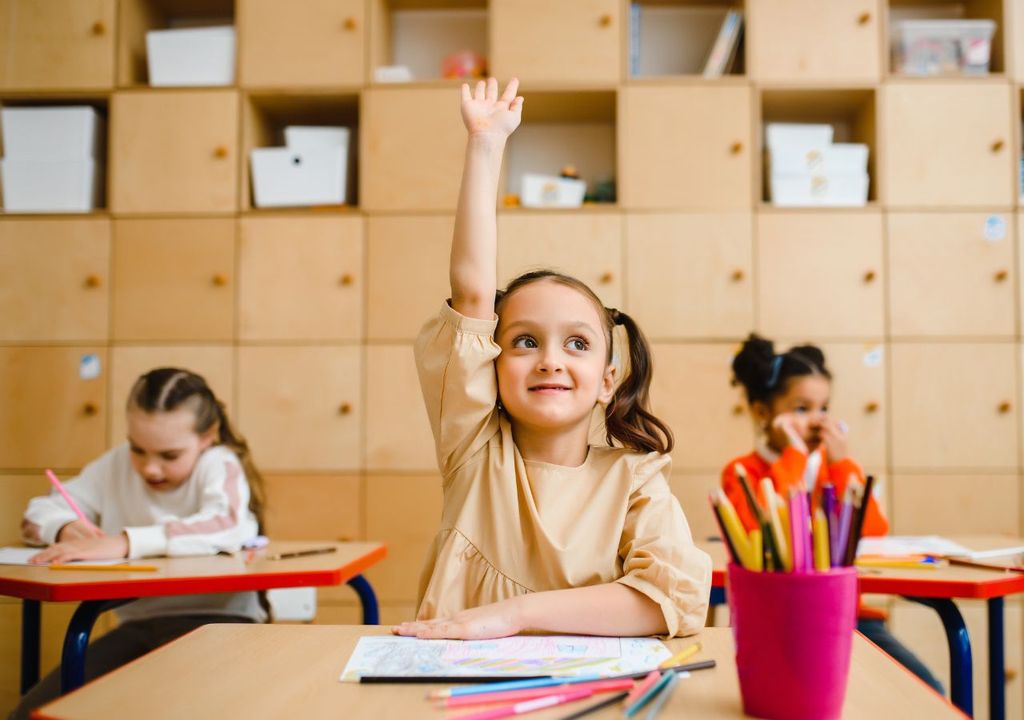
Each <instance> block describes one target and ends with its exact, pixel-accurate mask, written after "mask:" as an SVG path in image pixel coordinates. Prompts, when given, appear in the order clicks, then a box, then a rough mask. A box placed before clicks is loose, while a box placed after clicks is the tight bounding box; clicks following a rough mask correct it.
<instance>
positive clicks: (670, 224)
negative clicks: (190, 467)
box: [625, 213, 754, 339]
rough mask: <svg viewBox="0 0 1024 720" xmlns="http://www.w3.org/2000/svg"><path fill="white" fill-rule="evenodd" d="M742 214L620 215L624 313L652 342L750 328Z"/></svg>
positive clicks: (747, 243) (748, 257)
mask: <svg viewBox="0 0 1024 720" xmlns="http://www.w3.org/2000/svg"><path fill="white" fill-rule="evenodd" d="M752 254H753V228H752V219H751V216H750V214H749V213H714V214H711V213H709V214H703V213H700V214H698V213H691V214H683V213H673V214H667V213H666V214H660V213H651V214H647V213H644V214H630V215H627V216H626V275H627V277H626V303H625V304H626V309H627V310H628V311H629V313H630V314H631V315H633V317H634V318H635V319H636V321H637V323H639V325H640V327H641V328H642V329H643V331H644V332H645V333H646V334H647V337H648V338H651V339H681V338H730V337H731V338H736V337H742V336H744V335H745V334H746V333H748V332H750V330H751V328H753V326H754V290H753V282H752V274H753V273H752V265H753V257H752Z"/></svg>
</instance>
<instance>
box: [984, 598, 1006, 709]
mask: <svg viewBox="0 0 1024 720" xmlns="http://www.w3.org/2000/svg"><path fill="white" fill-rule="evenodd" d="M1004 653H1005V650H1004V648H1003V599H1002V598H1001V597H997V598H990V599H989V601H988V708H989V710H988V716H989V717H990V718H991V719H992V720H1003V719H1004V718H1005V717H1006V666H1005V654H1004Z"/></svg>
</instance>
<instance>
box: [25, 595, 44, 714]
mask: <svg viewBox="0 0 1024 720" xmlns="http://www.w3.org/2000/svg"><path fill="white" fill-rule="evenodd" d="M39 610H40V603H39V601H38V600H22V601H21V694H22V695H24V694H25V693H27V692H28V691H29V690H31V689H32V686H33V685H35V684H36V683H37V682H39Z"/></svg>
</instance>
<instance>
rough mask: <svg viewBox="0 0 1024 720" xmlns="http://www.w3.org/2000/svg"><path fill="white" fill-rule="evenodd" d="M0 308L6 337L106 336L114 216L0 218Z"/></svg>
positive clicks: (25, 339) (1, 337) (77, 338)
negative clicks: (0, 219) (52, 218)
mask: <svg viewBox="0 0 1024 720" xmlns="http://www.w3.org/2000/svg"><path fill="white" fill-rule="evenodd" d="M57 258H59V261H55V259H57ZM0 308H3V310H2V311H0V341H3V342H37V341H47V342H50V341H63V342H74V341H78V342H84V341H93V342H96V341H105V340H106V339H107V334H108V326H109V315H108V314H109V308H110V221H109V220H106V219H99V218H89V219H79V218H67V219H60V220H14V219H8V220H4V221H3V222H0Z"/></svg>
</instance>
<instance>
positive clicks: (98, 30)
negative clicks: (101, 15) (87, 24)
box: [92, 20, 107, 35]
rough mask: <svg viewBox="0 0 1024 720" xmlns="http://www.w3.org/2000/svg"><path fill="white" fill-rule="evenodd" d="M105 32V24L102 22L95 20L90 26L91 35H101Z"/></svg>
mask: <svg viewBox="0 0 1024 720" xmlns="http://www.w3.org/2000/svg"><path fill="white" fill-rule="evenodd" d="M105 32H107V24H106V23H105V22H103V21H102V20H97V21H96V22H94V23H93V24H92V34H93V35H103V34H104V33H105Z"/></svg>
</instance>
